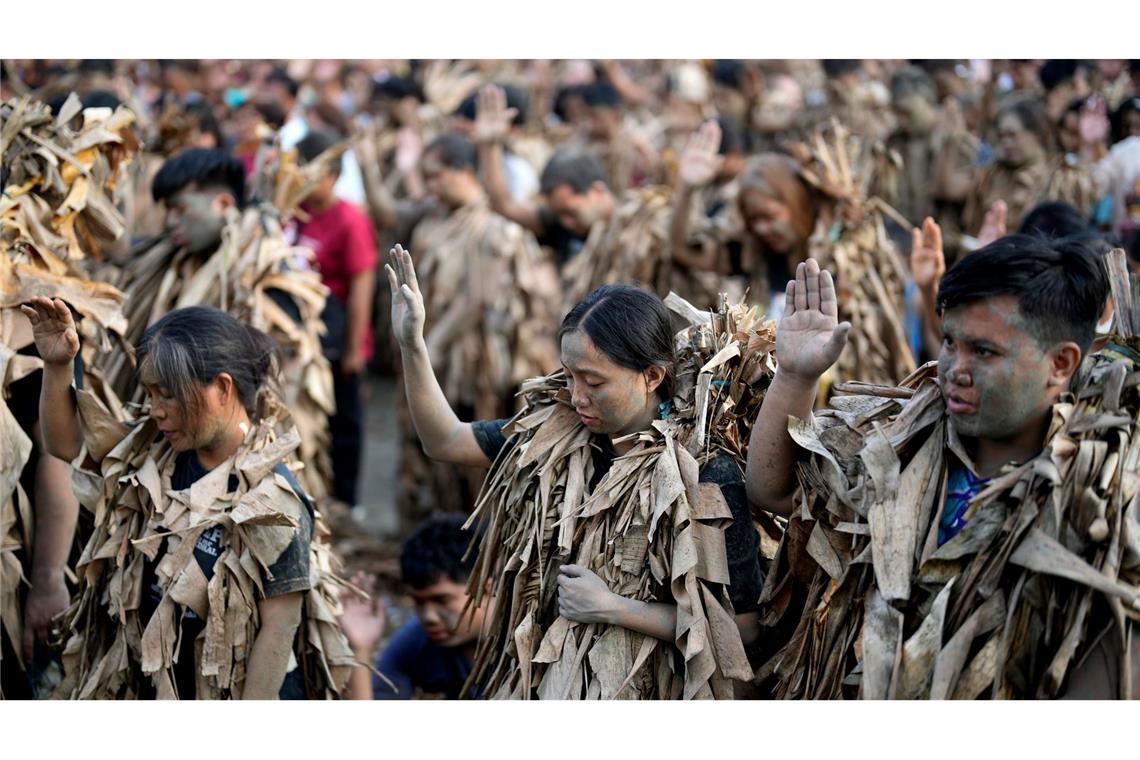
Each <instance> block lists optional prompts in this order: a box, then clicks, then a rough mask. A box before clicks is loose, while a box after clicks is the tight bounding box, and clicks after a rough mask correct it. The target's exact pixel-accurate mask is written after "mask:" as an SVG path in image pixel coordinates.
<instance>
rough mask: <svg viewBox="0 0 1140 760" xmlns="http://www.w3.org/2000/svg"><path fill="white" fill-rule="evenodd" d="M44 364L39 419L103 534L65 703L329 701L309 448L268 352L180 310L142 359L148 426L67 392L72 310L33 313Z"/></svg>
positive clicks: (337, 665)
mask: <svg viewBox="0 0 1140 760" xmlns="http://www.w3.org/2000/svg"><path fill="white" fill-rule="evenodd" d="M23 311H24V313H25V314H26V315H27V316H28V319H29V320H30V321H31V323H32V326H33V330H34V334H35V341H36V347H37V349H38V350H39V352H40V355H41V356H42V357H43V361H44V380H43V387H42V391H41V396H40V414H41V418H42V421H43V432H44V439H45V442H46V446H47V448H48V450H49V451H50V452H51V453H52V454H53V455H54V456H57V457H59V458H61V459H64V460H66V461H71V462H73V463H74V464H75V465H76V468H77V472H76V475H77V477H76V483H77V490H78V491H79V492H80V496H81V501H82V502H83V503H84V504H87V505H88V506H92V507H93V512H94V514H95V525H94V532H93V534H92V536H91V538H90V540H89V541H88V542H87V545H86V546H85V548H84V550H83V553H82V556H81V558H80V560H79V563H78V568H77V569H78V574H79V576H80V586H79V592H78V595H77V597H76V598H75V599H74V600H73V603H72V606H71V608H70V609H69V610H68V612H67V614H66V617H65V621H64V623H65V645H64V655H63V660H64V681H63V683H62V685H61V686H60V696H64V697H68V698H79V699H85V698H105V699H116V698H128V699H129V698H142V699H145V698H160V699H163V698H177V699H195V698H197V699H211V698H219V699H226V698H235V699H237V698H241V699H273V698H278V697H282V698H304V697H306V696H308V697H313V696H334V695H336V694H337V693H338V692H339V690H340V688H341V686H342V685H343V682H344V681H345V680H347V670H345V666H349V665H351V662H352V660H351V653H350V650H349V649H348V646H347V643H346V642H345V640H344V637H343V634H342V633H341V632H340V629H339V627H338V626H337V624H336V623H335V619H336V618H335V614H332V609H334V608H335V607H336V601H335V600H336V594H337V589H336V588H335V586H336V579H335V578H333V577H332V576H331V574H329V573H327V572H326V570H327V568H328V566H329V565H328V557H327V556H326V554H327V550H326V549H325V548H324V547H323V546H321V545H318V543H316V542H315V541H314V538H313V536H314V523H315V521H316V515H315V514H314V512H313V506H312V503H311V502H310V500H309V498H308V497H307V496H306V494H305V492H304V491H303V489H302V488H301V486H300V485H299V484H298V482H297V479H296V478H295V477H294V474H293V471H292V470H291V469H290V464H295V459H294V456H295V451H296V449H297V446H298V445H299V444H300V436H299V434H298V433H297V430H296V428H295V427H294V425H293V423H292V421H291V419H290V417H289V415H288V413H287V411H286V410H285V409H284V408H283V407H282V406H281V405H280V404H279V403H278V402H277V400H276V397H275V395H274V394H273V393H272V391H271V390H270V385H271V383H272V380H273V377H274V373H275V372H276V367H277V349H276V347H275V343H274V342H273V341H272V339H271V338H269V337H268V336H267V335H266V334H265V333H263V332H261V331H259V330H257V329H255V328H252V327H249V326H247V325H245V324H242V323H241V322H239V321H238V320H237V319H235V318H234V317H232V316H230V315H228V314H226V313H225V312H223V311H221V310H219V309H214V308H210V307H201V306H195V307H188V308H183V309H176V310H174V311H171V312H169V313H168V314H166V315H165V316H164V317H162V318H161V319H159V320H158V321H157V322H155V323H154V324H153V325H151V326H150V327H149V328H148V329H147V330H146V332H145V333H144V335H143V337H142V340H141V342H140V343H139V345H138V346H137V348H136V357H137V370H136V374H137V380H138V382H139V384H140V386H141V387H142V388H143V390H144V391H145V400H146V403H145V405H144V406H143V410H144V411H145V412H146V416H144V417H142V418H140V419H138V420H135V421H134V422H133V423H132V424H126V425H124V424H122V423H120V422H118V421H117V420H116V418H115V417H113V416H112V415H111V414H110V413H109V412H108V411H107V410H106V409H105V408H103V407H102V405H101V404H100V403H99V401H98V400H97V399H96V398H95V397H94V396H93V395H91V394H90V393H88V392H87V391H84V390H76V389H74V388H73V387H72V376H71V375H72V373H71V366H72V360H73V358H74V356H75V353H76V352H77V351H78V349H79V340H78V336H77V334H76V331H75V324H74V322H73V321H72V316H71V312H70V310H69V307H68V306H67V305H66V304H65V303H64V302H63V301H61V300H60V299H58V298H57V299H48V298H42V297H40V298H35V299H32V300H31V301H30V302H29V303H28V304H27V305H25V306H24V307H23Z"/></svg>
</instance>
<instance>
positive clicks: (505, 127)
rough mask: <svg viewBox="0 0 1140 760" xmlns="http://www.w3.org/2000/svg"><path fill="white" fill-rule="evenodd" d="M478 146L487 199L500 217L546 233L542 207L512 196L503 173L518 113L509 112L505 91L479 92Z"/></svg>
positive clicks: (511, 110)
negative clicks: (507, 144) (506, 143)
mask: <svg viewBox="0 0 1140 760" xmlns="http://www.w3.org/2000/svg"><path fill="white" fill-rule="evenodd" d="M475 105H476V112H475V142H476V144H477V145H478V146H479V147H478V150H479V169H480V172H481V174H482V175H483V184H484V185H486V187H487V197H488V198H489V200H490V201H491V208H492V209H494V210H495V212H496V213H498V214H501V215H503V216H505V217H506V218H508V219H510V220H511V221H513V222H515V223H517V224H521V225H522V226H523V227H526V228H527V229H528V230H530V231H531V232H533V233H534V234H535V235H541V234H542V233H543V232H544V231H545V229H544V228H543V226H542V218H541V217H540V216H539V207H538V206H537V205H535V204H533V203H526V202H520V201H516V200H515V199H514V198H513V197H512V196H511V190H510V187H509V186H508V185H507V177H506V175H505V174H504V173H503V145H502V143H503V140H505V139H506V137H507V134H508V133H509V131H510V125H511V119H513V118H514V115H515V109H513V108H507V96H506V93H504V92H503V90H502V88H500V87H496V86H495V85H487V86H486V87H484V88H483V89H481V90H480V91H479V95H478V96H477V98H476V101H475Z"/></svg>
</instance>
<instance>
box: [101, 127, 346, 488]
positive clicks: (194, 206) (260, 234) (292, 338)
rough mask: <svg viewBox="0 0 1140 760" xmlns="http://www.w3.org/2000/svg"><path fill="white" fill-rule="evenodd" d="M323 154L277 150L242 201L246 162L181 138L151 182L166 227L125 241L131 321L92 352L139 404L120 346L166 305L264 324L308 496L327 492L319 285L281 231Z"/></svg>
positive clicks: (303, 252) (328, 380) (130, 363)
mask: <svg viewBox="0 0 1140 760" xmlns="http://www.w3.org/2000/svg"><path fill="white" fill-rule="evenodd" d="M322 165H323V164H322V163H321V162H316V161H315V162H313V163H312V164H310V165H306V166H305V167H304V168H303V169H298V168H297V167H296V158H295V156H294V155H293V154H292V153H290V154H287V155H284V156H282V157H281V158H280V162H279V164H278V166H277V177H276V179H277V183H276V186H275V187H272V188H270V189H269V191H270V192H272V195H271V196H269V195H267V196H265V197H266V198H267V200H266V201H264V202H260V203H256V204H251V205H249V206H245V203H244V199H245V197H246V185H245V175H244V169H243V168H242V165H241V162H240V161H238V160H237V159H236V158H234V157H232V156H230V155H229V154H227V153H225V152H223V151H220V150H214V149H209V148H190V149H187V150H184V151H182V152H181V153H179V154H177V155H175V156H173V157H172V158H170V159H168V160H167V161H166V163H165V164H163V167H162V169H160V170H159V172H158V174H156V175H155V178H154V184H153V186H152V188H151V193H152V195H153V196H154V198H155V200H156V201H161V202H163V204H164V205H165V207H166V209H167V222H166V223H167V230H168V234H165V235H162V236H160V237H158V238H154V239H151V240H147V241H145V242H143V243H142V244H140V245H139V246H138V247H137V248H136V250H134V251H133V252H132V260H131V261H130V263H129V264H128V265H127V266H126V267H125V268H124V270H123V271H122V273H121V275H120V277H119V280H118V282H117V283H116V284H117V285H118V287H120V288H121V289H122V290H123V292H124V293H125V294H126V296H127V303H126V316H127V319H128V320H129V324H130V328H129V330H128V331H127V333H126V334H125V336H124V337H125V338H126V340H125V341H124V342H123V343H122V344H121V345H120V346H119V348H118V350H115V351H113V352H110V353H109V354H107V355H106V356H105V357H104V358H103V359H102V360H101V362H100V368H101V370H102V372H103V375H104V377H105V379H106V383H107V385H108V386H109V387H110V388H111V389H112V390H113V391H114V393H115V395H116V396H117V397H118V398H120V399H122V400H123V402H135V403H138V402H140V401H141V399H142V389H141V388H140V387H139V386H138V385H137V383H136V382H135V366H134V358H133V356H132V355H131V351H130V349H129V346H133V345H136V344H137V343H138V341H139V340H140V338H141V337H142V333H143V332H144V331H145V330H146V329H148V328H149V327H150V326H151V325H152V324H154V323H155V322H156V321H158V320H159V319H160V318H161V317H162V316H164V315H165V314H167V313H169V312H170V311H172V310H174V309H177V308H182V307H184V306H197V305H203V306H215V307H218V308H220V309H222V310H223V311H226V312H229V313H230V314H233V315H234V316H235V317H237V318H238V319H240V320H242V321H244V322H247V323H249V324H250V325H251V326H253V327H256V328H257V329H259V330H263V331H265V332H267V333H269V335H271V336H272V337H273V338H274V339H275V340H276V341H277V342H278V344H279V345H280V346H281V348H282V350H283V355H284V358H283V362H282V379H283V384H282V393H283V398H282V401H283V402H284V403H285V405H286V406H287V407H288V409H289V410H290V413H291V414H292V416H293V419H294V422H295V424H296V425H297V428H298V430H300V432H301V446H300V448H299V450H298V454H299V457H300V460H301V462H303V463H304V464H305V469H304V470H302V471H301V474H300V478H301V480H302V482H303V483H304V485H305V489H306V491H307V492H308V494H309V495H310V496H311V497H313V498H315V499H322V498H324V497H325V496H326V495H327V494H328V492H329V483H330V479H331V473H332V469H331V462H330V460H329V455H328V451H329V449H330V443H329V442H330V440H331V437H330V433H329V425H328V416H329V415H330V414H331V413H332V412H333V411H334V408H335V402H334V399H333V378H332V371H331V369H330V367H329V363H328V360H327V359H326V358H325V357H324V354H323V353H322V352H321V343H320V340H321V335H322V330H323V327H322V323H321V320H320V315H321V312H322V310H323V309H324V306H325V300H326V297H327V295H328V291H327V289H326V288H325V287H324V286H323V285H322V284H321V280H320V276H319V275H318V274H317V272H316V271H314V270H313V268H312V262H311V252H310V251H308V250H307V249H305V248H300V247H296V246H293V245H290V244H289V243H288V242H287V241H286V238H285V236H284V234H283V232H282V228H281V221H282V216H283V215H284V216H288V215H289V214H292V213H294V210H295V209H296V207H297V205H298V204H299V203H300V201H301V199H303V198H304V197H305V191H306V188H308V187H311V186H312V184H314V183H315V181H316V178H317V177H318V176H319V175H318V171H319V169H320V167H321V166H322ZM310 166H311V167H313V168H310ZM267 171H268V170H267ZM124 415H126V416H129V414H127V413H120V414H119V416H120V417H124Z"/></svg>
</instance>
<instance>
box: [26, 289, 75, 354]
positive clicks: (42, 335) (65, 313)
mask: <svg viewBox="0 0 1140 760" xmlns="http://www.w3.org/2000/svg"><path fill="white" fill-rule="evenodd" d="M20 310H21V311H23V312H24V314H25V315H26V316H27V318H28V321H29V322H31V323H32V335H33V337H34V338H35V341H36V350H37V351H39V353H40V358H41V359H43V360H44V363H45V364H61V365H70V364H71V363H72V362H73V361H74V360H75V355H76V354H78V353H79V333H78V332H77V331H76V329H75V322H74V321H73V320H72V318H71V310H70V309H68V308H67V304H65V303H64V302H63V301H61V300H59V299H58V298H56V299H50V298H44V297H42V296H39V297H36V298H33V299H32V300H30V301H28V302H27V303H26V304H24V305H23V306H21V307H20Z"/></svg>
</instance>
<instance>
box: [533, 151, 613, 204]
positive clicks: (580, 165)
mask: <svg viewBox="0 0 1140 760" xmlns="http://www.w3.org/2000/svg"><path fill="white" fill-rule="evenodd" d="M595 182H603V183H605V185H606V187H609V185H610V181H609V178H608V177H607V176H606V170H605V168H604V167H603V166H602V162H601V161H599V160H598V157H597V156H595V155H594V154H593V153H588V152H585V151H577V150H570V149H565V148H564V149H562V150H560V151H558V152H557V153H555V154H554V155H553V156H552V157H551V159H550V160H549V161H547V162H546V167H545V168H544V169H543V170H542V179H541V181H540V183H539V184H540V190H541V191H542V194H543V195H550V194H551V193H552V192H554V190H555V189H556V188H558V187H560V186H561V185H569V186H570V189H571V190H573V191H574V192H575V193H576V194H581V193H584V192H586V191H587V190H589V189H590V187H591V186H593V184H594V183H595Z"/></svg>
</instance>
